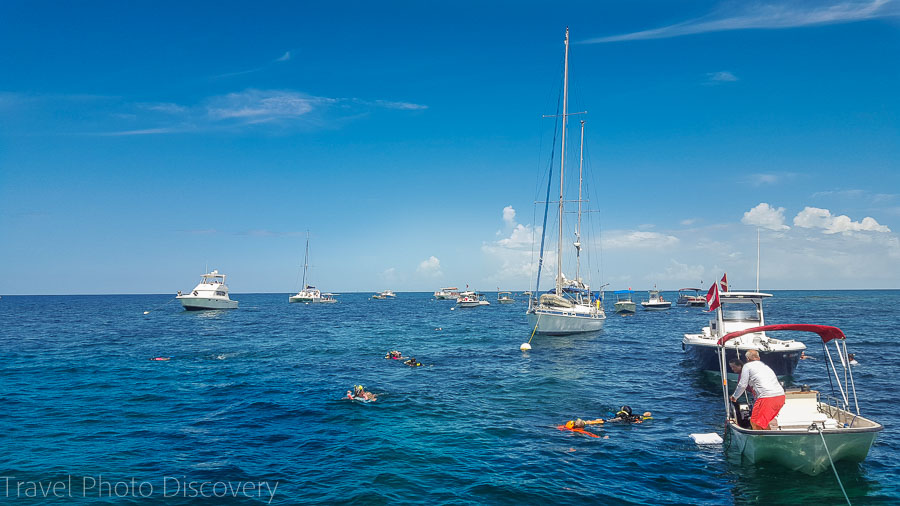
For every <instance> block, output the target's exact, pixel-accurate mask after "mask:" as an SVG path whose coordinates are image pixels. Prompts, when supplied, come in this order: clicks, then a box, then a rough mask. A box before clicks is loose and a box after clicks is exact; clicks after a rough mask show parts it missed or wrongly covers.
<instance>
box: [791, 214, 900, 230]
mask: <svg viewBox="0 0 900 506" xmlns="http://www.w3.org/2000/svg"><path fill="white" fill-rule="evenodd" d="M794 226H797V227H802V228H821V229H823V230H822V233H824V234H837V233H842V234H848V233H851V232H890V231H891V229H890V228H888V227H886V226H884V225H881V224H879V223H878V222H877V221H875V218H871V217H868V216H867V217H865V218H863V219H862V221H853V220H851V219H850V217H849V216H846V215H840V216H833V215H832V214H831V211H829V210H828V209H821V208H818V207H805V208H804V209H803V210H802V211H800V212H799V213H797V216H795V217H794Z"/></svg>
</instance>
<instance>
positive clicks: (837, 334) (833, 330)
mask: <svg viewBox="0 0 900 506" xmlns="http://www.w3.org/2000/svg"><path fill="white" fill-rule="evenodd" d="M767 330H796V331H801V332H814V333H816V334H819V337H821V338H822V342H824V343H827V342H828V341H831V340H832V339H847V336H845V335H844V332H843V331H842V330H841V329H839V328H837V327H830V326H828V325H808V324H805V323H788V324H783V325H763V326H762V327H751V328H749V329H744V330H738V331H736V332H730V333H728V334H725V335H724V336H722V338H721V339H719V340H718V341H717V342H716V344H718V345H719V346H722V345H724V344H725V343H726V342H728V341H730V340H732V339H734V338H735V337H741V336H742V335H744V334H750V333H752V332H765V331H767Z"/></svg>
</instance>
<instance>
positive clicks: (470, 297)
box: [456, 291, 491, 307]
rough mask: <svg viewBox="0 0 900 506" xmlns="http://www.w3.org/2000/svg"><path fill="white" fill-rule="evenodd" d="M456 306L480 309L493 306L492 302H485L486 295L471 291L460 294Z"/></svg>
mask: <svg viewBox="0 0 900 506" xmlns="http://www.w3.org/2000/svg"><path fill="white" fill-rule="evenodd" d="M456 304H457V305H458V306H459V307H478V306H490V305H491V303H490V302H488V301H486V300H484V295H482V294H480V293H476V292H471V291H466V292H462V293H461V294H459V297H458V298H457V299H456Z"/></svg>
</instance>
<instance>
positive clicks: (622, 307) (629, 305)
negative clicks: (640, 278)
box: [614, 302, 637, 313]
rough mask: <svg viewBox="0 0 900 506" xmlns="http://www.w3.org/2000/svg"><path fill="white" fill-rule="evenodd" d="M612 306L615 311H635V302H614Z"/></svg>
mask: <svg viewBox="0 0 900 506" xmlns="http://www.w3.org/2000/svg"><path fill="white" fill-rule="evenodd" d="M614 307H615V310H616V312H617V313H635V312H637V304H635V303H634V302H616V304H615V306H614Z"/></svg>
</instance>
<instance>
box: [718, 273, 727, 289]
mask: <svg viewBox="0 0 900 506" xmlns="http://www.w3.org/2000/svg"><path fill="white" fill-rule="evenodd" d="M719 283H722V291H723V292H727V291H728V273H727V272H726V273H725V274H722V281H719Z"/></svg>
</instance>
